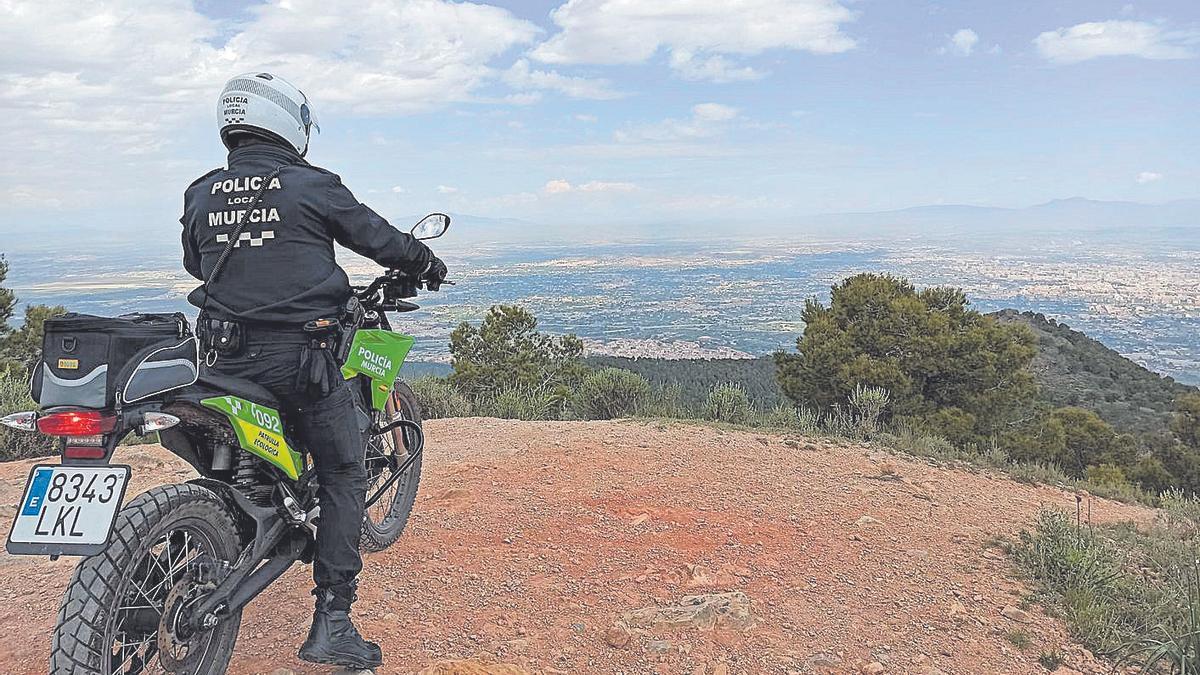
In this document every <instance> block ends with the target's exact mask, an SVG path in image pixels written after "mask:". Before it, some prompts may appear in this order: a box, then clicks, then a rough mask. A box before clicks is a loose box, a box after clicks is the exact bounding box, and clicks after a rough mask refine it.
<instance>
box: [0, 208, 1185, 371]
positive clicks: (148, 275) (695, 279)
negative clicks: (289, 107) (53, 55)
mask: <svg viewBox="0 0 1200 675" xmlns="http://www.w3.org/2000/svg"><path fill="white" fill-rule="evenodd" d="M456 234H457V235H458V237H459V241H458V242H457V243H456V244H455V245H454V246H449V247H447V248H448V250H449V252H448V253H447V260H448V262H449V264H450V267H451V269H452V275H451V276H452V277H453V278H454V279H455V280H456V281H457V284H456V285H454V286H449V287H446V288H445V290H444V292H442V293H436V294H432V293H431V294H426V295H424V296H422V298H420V299H419V300H418V302H420V303H421V304H422V305H423V311H419V312H413V313H411V314H407V315H404V316H402V317H398V320H396V321H394V322H393V323H394V324H395V325H396V326H398V327H399V328H400V329H401V330H404V331H406V332H408V333H411V334H413V335H415V336H417V337H418V345H417V347H416V348H415V350H414V352H413V356H411V357H410V358H411V359H416V360H421V361H446V360H447V359H448V353H447V342H448V336H449V333H450V331H451V330H452V329H453V328H454V326H456V325H457V324H458V323H459V322H460V321H473V320H478V319H479V318H480V317H481V316H482V315H483V313H484V312H485V311H486V310H487V308H488V307H490V306H491V305H493V304H498V303H506V304H521V305H524V306H527V307H529V308H530V309H531V310H532V311H533V312H535V313H536V315H537V316H538V318H539V320H540V324H541V326H542V328H543V329H544V330H547V331H552V332H571V333H575V334H577V335H579V336H580V337H581V338H583V339H584V341H585V344H586V346H587V349H588V351H589V352H591V353H597V354H615V355H621V356H629V357H655V358H748V357H753V356H760V355H764V354H769V353H771V352H773V351H776V350H780V349H794V348H795V341H796V338H797V337H798V336H799V335H800V333H801V332H802V331H803V323H802V322H801V312H802V311H803V308H804V303H805V301H806V300H807V299H808V298H813V297H816V298H818V299H821V300H823V301H827V300H828V297H829V287H830V285H831V284H834V283H836V282H838V281H839V280H841V279H843V278H845V277H847V276H849V275H852V274H855V273H858V272H868V271H870V272H886V273H891V274H895V275H898V276H902V277H907V278H909V279H911V280H912V281H913V282H914V283H915V284H917V285H918V286H926V285H949V286H955V287H960V288H962V289H963V290H965V291H966V292H967V294H968V296H969V297H970V298H971V300H972V301H973V303H974V305H975V306H976V307H977V308H978V309H980V310H983V311H994V310H999V309H1004V308H1014V309H1017V310H1021V311H1026V310H1031V311H1035V312H1041V313H1044V314H1046V315H1047V316H1049V317H1051V318H1054V319H1057V320H1059V321H1061V322H1064V323H1067V324H1069V325H1070V326H1071V327H1072V328H1075V329H1078V330H1081V331H1083V332H1085V333H1087V334H1088V335H1090V336H1092V337H1095V338H1097V339H1099V340H1100V341H1102V342H1104V343H1105V344H1107V345H1108V346H1110V347H1112V348H1113V349H1116V350H1117V351H1119V352H1121V353H1122V354H1124V355H1126V356H1128V357H1129V358H1131V359H1133V360H1135V361H1137V362H1138V363H1140V364H1142V365H1144V366H1146V367H1148V368H1150V369H1152V370H1155V371H1157V372H1159V373H1162V374H1165V375H1170V376H1173V377H1175V378H1176V379H1178V380H1180V381H1184V382H1188V383H1200V265H1198V263H1200V252H1198V251H1197V248H1196V247H1195V246H1194V245H1189V246H1186V247H1185V246H1182V245H1181V244H1180V243H1179V240H1178V238H1177V237H1175V236H1174V235H1170V236H1168V235H1164V236H1162V237H1159V238H1157V239H1156V238H1154V237H1149V238H1144V239H1145V242H1149V243H1143V245H1139V247H1138V248H1137V249H1136V250H1134V249H1131V248H1130V246H1129V244H1128V243H1127V242H1126V241H1124V240H1123V239H1122V238H1121V237H1108V238H1104V239H1103V240H1102V241H1099V242H1097V241H1096V240H1095V239H1096V238H1092V239H1091V240H1089V241H1088V243H1087V244H1086V245H1085V244H1084V243H1081V242H1080V241H1079V240H1078V239H1077V238H1073V237H1071V236H1064V237H1061V238H1058V239H1056V238H1054V237H1045V238H1040V239H1038V240H1036V241H1007V242H1004V243H1003V245H998V244H997V242H996V241H994V240H990V241H989V243H987V244H986V245H983V244H977V243H971V242H967V241H965V240H963V239H961V238H960V239H958V240H945V241H939V242H936V243H933V242H930V241H928V240H921V239H907V240H904V241H901V242H899V243H896V242H881V241H879V240H878V238H876V239H875V240H860V241H835V240H824V241H814V240H812V238H808V239H807V240H803V241H802V240H799V238H788V237H775V238H772V239H771V240H769V241H758V240H747V241H739V242H737V243H736V245H731V244H730V243H729V242H718V241H706V242H688V241H659V242H647V243H626V244H587V245H573V246H566V245H559V246H535V245H527V244H526V245H520V246H512V247H502V246H499V247H498V246H488V247H483V246H481V247H480V248H479V249H476V250H472V249H471V248H470V243H469V242H467V243H464V241H463V240H466V239H468V238H469V236H470V233H469V232H466V231H463V232H457V233H456ZM1156 242H1157V243H1156ZM7 257H8V259H9V261H10V263H11V266H12V270H11V271H10V275H9V285H10V286H11V287H13V288H14V290H16V292H17V293H18V295H19V296H20V298H21V300H22V301H23V302H26V303H46V304H61V305H64V306H66V307H68V308H70V309H72V310H75V311H79V312H87V313H95V314H120V313H123V312H129V311H134V310H140V311H157V312H161V311H185V312H188V313H189V314H191V313H192V310H191V308H190V307H189V306H188V305H187V304H186V302H185V300H184V296H185V295H186V293H187V292H188V291H189V290H190V289H191V288H192V287H193V286H194V285H195V283H194V281H193V280H192V279H191V278H190V277H188V276H187V275H186V274H184V273H183V272H182V270H180V269H179V268H178V262H177V257H176V254H175V252H174V251H173V250H170V249H163V250H161V251H157V252H146V251H142V252H140V254H139V255H136V256H135V255H133V254H130V253H123V254H113V253H111V252H110V253H95V254H92V253H89V254H73V255H70V256H60V257H58V258H52V257H50V256H48V255H47V254H45V253H37V252H17V253H8V254H7ZM343 261H344V264H345V265H346V267H347V269H348V270H349V271H350V272H351V273H352V276H354V277H355V278H356V279H357V280H358V281H361V282H365V281H367V280H369V278H370V276H371V274H372V272H373V271H374V270H375V268H374V267H373V265H372V264H370V263H368V262H367V261H364V260H362V259H360V258H357V257H355V256H353V255H352V254H348V253H347V254H346V255H345V257H344V258H343Z"/></svg>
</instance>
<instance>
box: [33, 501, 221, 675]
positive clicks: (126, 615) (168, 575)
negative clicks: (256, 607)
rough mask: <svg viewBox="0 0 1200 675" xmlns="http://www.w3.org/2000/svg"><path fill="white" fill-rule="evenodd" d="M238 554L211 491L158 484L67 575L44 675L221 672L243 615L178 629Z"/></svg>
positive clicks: (196, 674) (132, 503) (121, 515)
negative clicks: (194, 629)
mask: <svg viewBox="0 0 1200 675" xmlns="http://www.w3.org/2000/svg"><path fill="white" fill-rule="evenodd" d="M239 545H240V542H239V539H238V533H237V528H236V527H235V525H234V522H233V519H232V518H231V516H230V514H229V512H228V511H227V507H226V505H225V503H224V502H223V501H222V500H221V498H220V497H219V496H217V495H216V494H214V493H213V492H212V491H211V490H208V489H206V488H203V487H200V486H198V485H190V484H183V485H163V486H159V487H156V488H153V489H151V490H149V491H147V492H144V493H142V494H140V495H138V496H137V497H135V498H134V499H133V500H131V501H130V502H129V503H128V504H127V505H125V508H123V509H121V512H120V513H119V514H118V515H117V520H116V524H115V525H114V526H113V533H112V538H111V540H110V541H109V544H108V548H107V549H105V550H104V552H102V553H99V554H97V555H94V556H92V557H90V558H85V559H84V560H82V561H81V562H80V563H79V565H78V566H77V567H76V568H75V574H74V576H72V577H71V583H70V585H68V586H67V591H66V594H65V595H63V600H62V605H61V606H60V607H59V610H58V623H57V624H56V625H55V627H54V635H53V638H52V641H51V647H52V649H51V653H50V673H51V674H52V675H66V674H68V673H71V674H73V675H79V674H86V675H116V674H117V673H128V674H130V675H133V674H138V673H188V674H189V675H210V674H211V675H216V674H218V673H224V672H225V670H226V669H227V668H228V666H229V659H230V657H231V656H232V654H233V647H234V644H235V643H236V642H237V635H238V628H239V626H240V625H241V614H240V613H239V614H237V615H235V616H233V617H231V618H229V619H227V620H225V621H222V622H221V623H219V624H217V626H216V627H215V628H213V629H212V630H209V631H204V632H200V633H195V634H190V633H189V632H188V631H187V630H186V629H185V628H183V626H184V624H185V623H186V622H185V621H184V617H186V612H187V608H188V607H189V606H190V604H191V603H193V602H194V601H195V600H196V598H198V597H200V596H201V595H202V594H203V593H204V592H205V591H206V590H208V588H209V587H210V585H209V584H210V582H206V581H205V577H207V576H211V575H212V574H213V572H212V571H211V570H212V568H213V567H216V566H218V565H219V564H220V562H221V561H224V562H226V563H231V562H232V561H233V560H234V559H235V558H236V557H237V555H238V550H239ZM206 567H207V568H208V569H204V568H206Z"/></svg>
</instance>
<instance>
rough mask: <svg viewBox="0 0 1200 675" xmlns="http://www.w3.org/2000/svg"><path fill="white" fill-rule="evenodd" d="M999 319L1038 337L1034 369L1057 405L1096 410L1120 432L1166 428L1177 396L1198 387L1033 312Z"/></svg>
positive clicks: (1045, 393) (1006, 312)
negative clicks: (1155, 370) (1018, 324)
mask: <svg viewBox="0 0 1200 675" xmlns="http://www.w3.org/2000/svg"><path fill="white" fill-rule="evenodd" d="M992 316H994V317H996V318H997V319H998V320H1000V321H1004V322H1015V323H1023V324H1025V325H1026V326H1029V327H1030V328H1031V329H1032V330H1033V332H1034V334H1035V335H1036V336H1037V338H1038V352H1037V356H1035V357H1034V359H1033V364H1032V366H1031V370H1032V371H1033V374H1034V377H1035V378H1036V379H1037V382H1038V385H1039V386H1040V387H1041V393H1042V397H1043V398H1045V399H1046V400H1047V401H1049V402H1050V403H1051V404H1053V405H1055V406H1066V405H1072V406H1080V407H1082V408H1087V409H1089V410H1093V411H1095V413H1096V414H1098V415H1100V417H1102V418H1104V420H1105V421H1107V422H1108V423H1109V424H1112V425H1113V426H1114V427H1116V428H1117V429H1118V430H1119V431H1123V432H1127V433H1133V434H1144V433H1155V432H1160V431H1165V430H1166V429H1167V424H1168V423H1169V422H1170V419H1171V411H1172V409H1173V408H1174V404H1175V399H1177V398H1178V397H1179V396H1180V395H1181V394H1184V393H1187V392H1189V391H1195V390H1196V389H1195V388H1194V387H1189V386H1187V385H1184V384H1180V383H1179V382H1176V381H1175V380H1173V379H1171V378H1170V377H1164V376H1162V375H1159V374H1158V373H1155V372H1153V371H1151V370H1148V369H1146V368H1143V367H1142V366H1140V365H1138V364H1136V363H1134V362H1133V361H1130V360H1129V359H1127V358H1125V357H1124V356H1121V355H1120V354H1118V353H1117V352H1115V351H1113V350H1112V349H1109V348H1108V347H1106V346H1104V345H1103V344H1101V343H1100V342H1098V341H1096V340H1094V339H1092V338H1090V337H1088V336H1087V335H1085V334H1083V333H1081V332H1079V331H1077V330H1072V329H1071V328H1070V327H1068V326H1067V325H1065V324H1060V323H1058V322H1056V321H1054V320H1052V319H1047V318H1046V317H1045V316H1043V315H1041V314H1035V313H1033V312H1017V311H1016V310H1011V309H1008V310H1004V311H1002V312H996V313H995V314H992Z"/></svg>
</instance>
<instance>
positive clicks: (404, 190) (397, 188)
mask: <svg viewBox="0 0 1200 675" xmlns="http://www.w3.org/2000/svg"><path fill="white" fill-rule="evenodd" d="M392 192H395V193H396V194H398V195H406V194H408V189H407V188H405V187H404V186H403V185H393V186H392Z"/></svg>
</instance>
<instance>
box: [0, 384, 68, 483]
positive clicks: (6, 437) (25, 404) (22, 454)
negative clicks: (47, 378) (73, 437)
mask: <svg viewBox="0 0 1200 675" xmlns="http://www.w3.org/2000/svg"><path fill="white" fill-rule="evenodd" d="M36 409H37V404H36V403H34V402H33V401H32V400H31V399H30V398H29V382H28V381H27V380H26V379H25V376H24V375H18V374H15V373H10V374H4V375H0V417H3V416H5V415H8V414H10V413H14V412H20V411H22V410H36ZM56 452H58V443H57V441H56V440H55V439H54V438H51V437H49V436H43V435H42V434H39V433H36V432H32V431H17V430H16V429H10V428H8V427H3V426H0V461H9V460H13V459H26V458H28V457H45V456H46V455H53V454H55V453H56Z"/></svg>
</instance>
